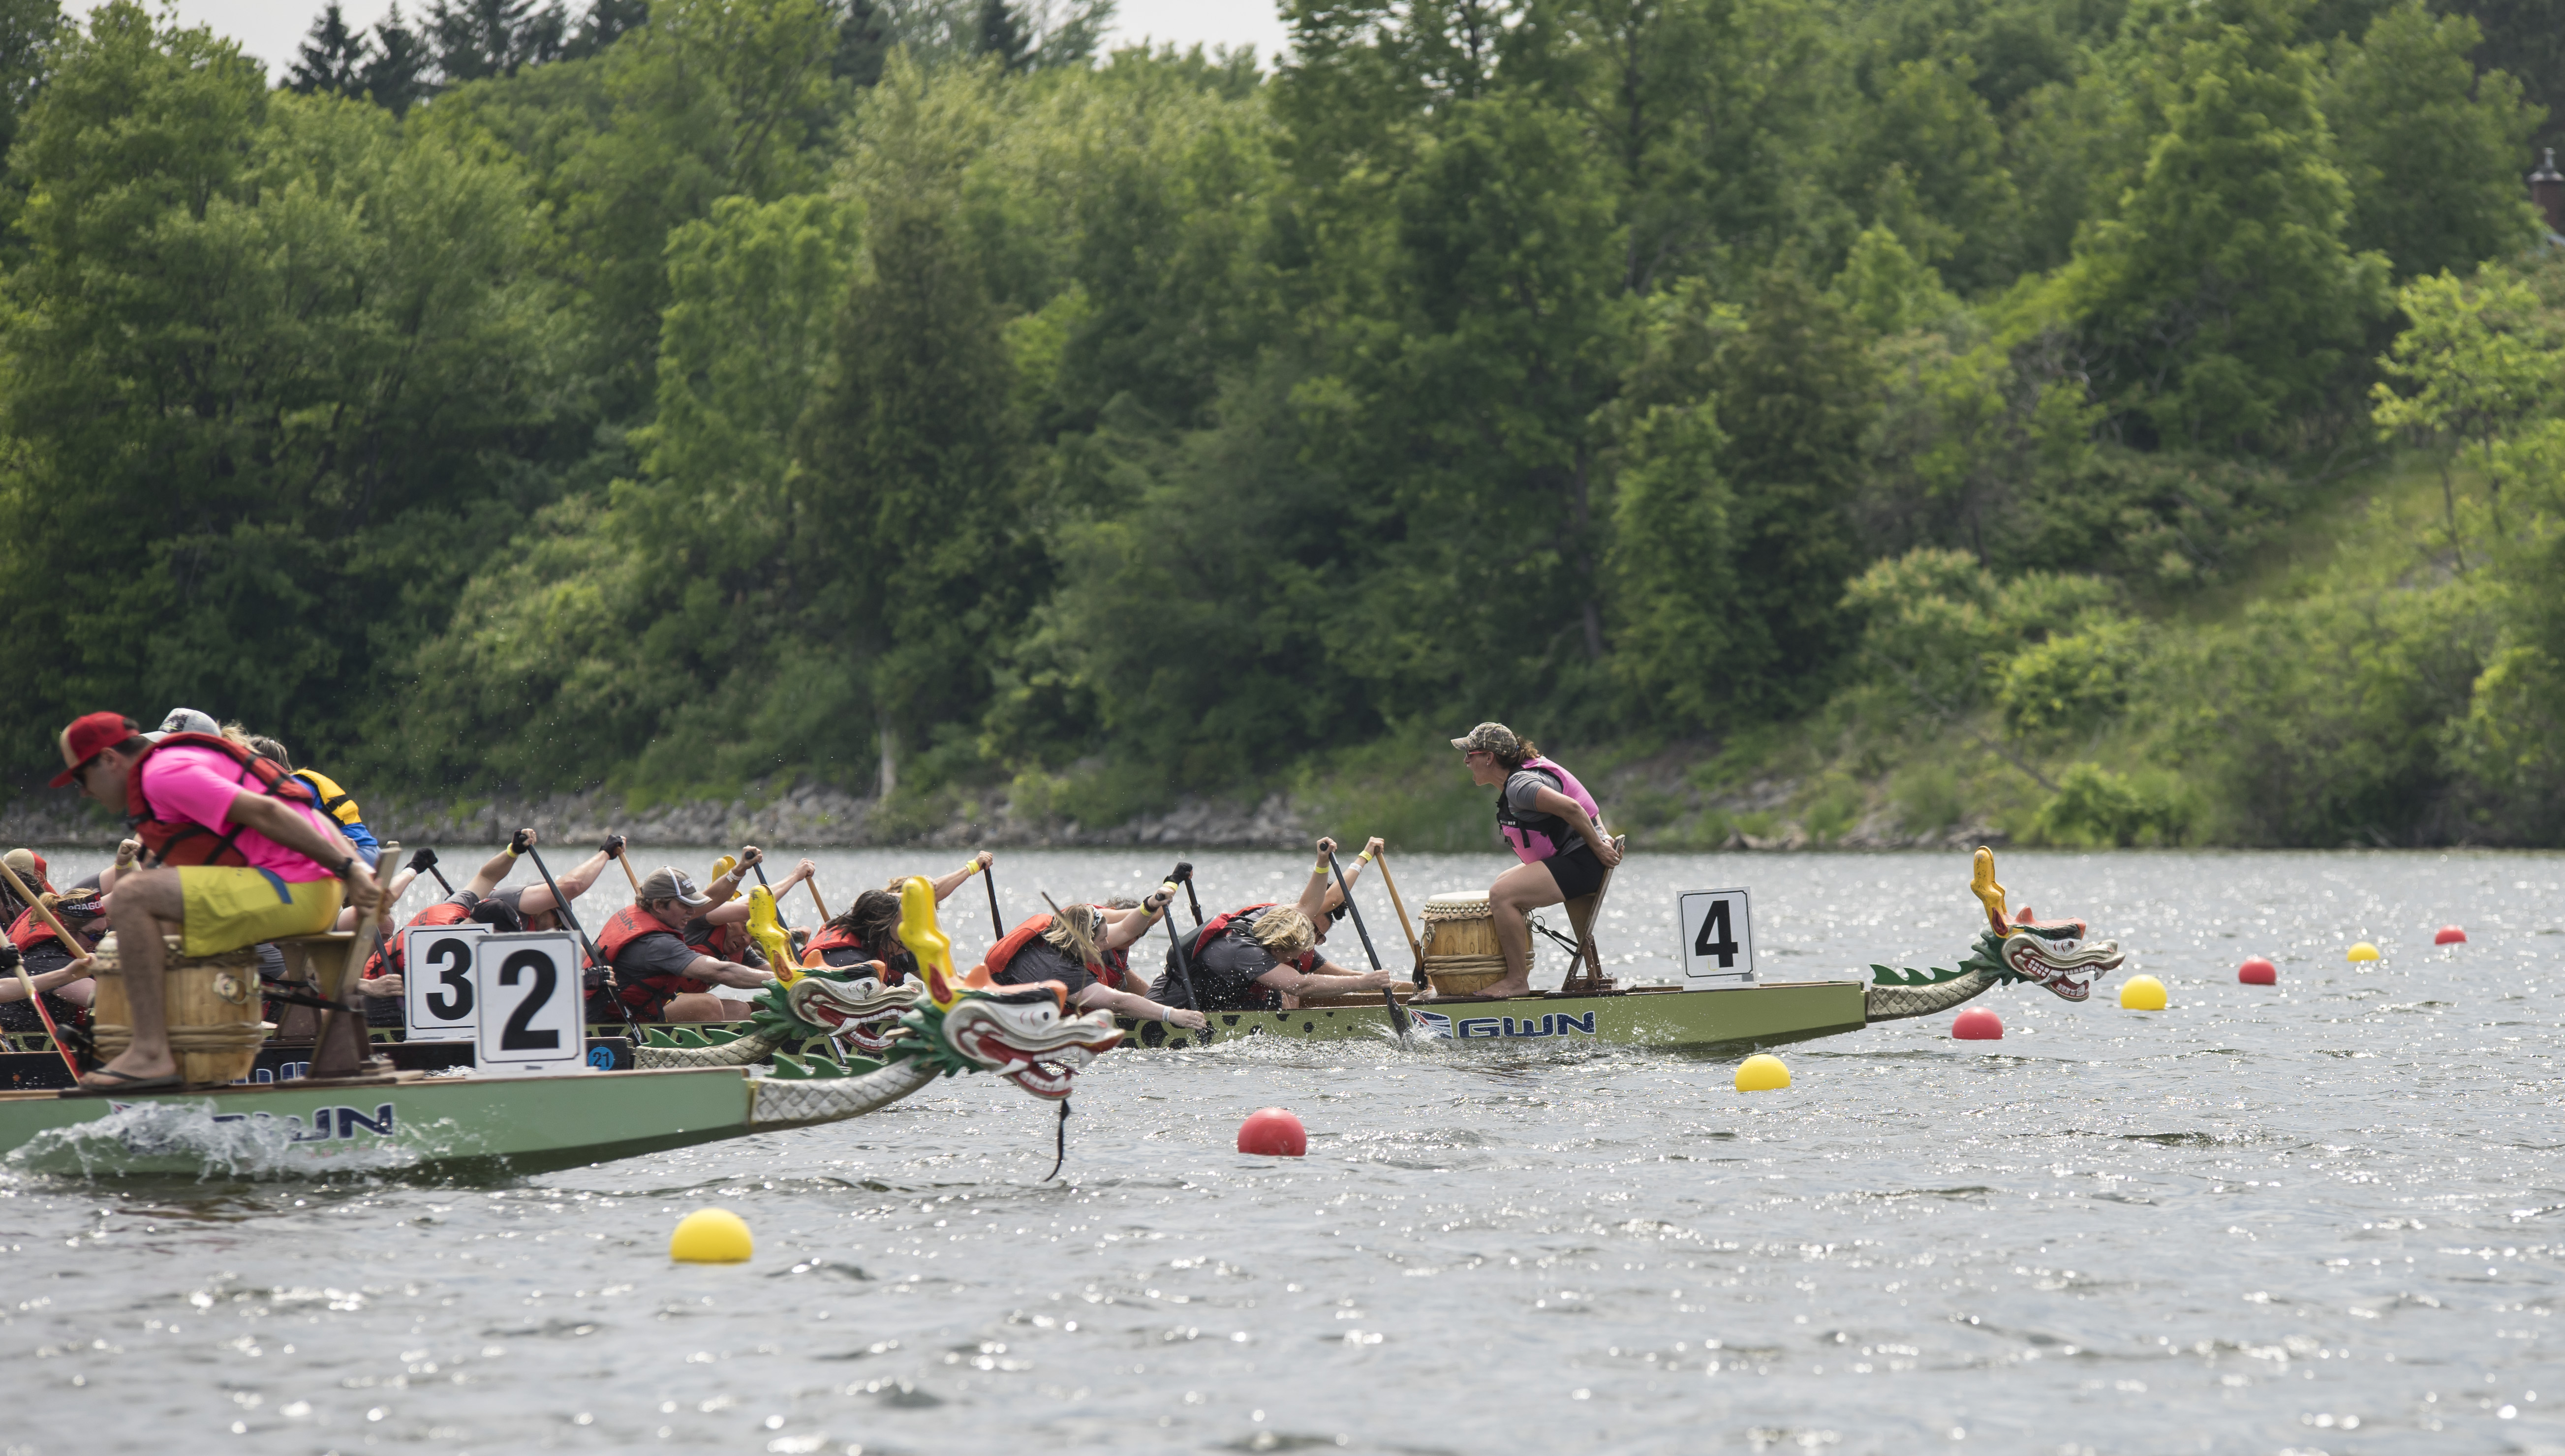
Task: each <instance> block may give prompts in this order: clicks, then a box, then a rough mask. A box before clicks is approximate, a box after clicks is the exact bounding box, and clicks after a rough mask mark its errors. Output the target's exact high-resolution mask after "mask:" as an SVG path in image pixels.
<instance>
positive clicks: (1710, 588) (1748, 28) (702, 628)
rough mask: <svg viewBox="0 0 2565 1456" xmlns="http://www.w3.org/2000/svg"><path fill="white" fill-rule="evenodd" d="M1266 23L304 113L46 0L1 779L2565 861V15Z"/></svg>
mask: <svg viewBox="0 0 2565 1456" xmlns="http://www.w3.org/2000/svg"><path fill="white" fill-rule="evenodd" d="M1283 11H1284V14H1285V16H1286V18H1287V19H1288V21H1289V23H1290V27H1291V34H1292V38H1293V39H1292V49H1291V51H1290V53H1289V54H1288V55H1287V56H1284V57H1280V58H1276V57H1264V58H1260V57H1255V56H1251V55H1246V54H1231V53H1214V54H1206V53H1204V52H1202V51H1199V50H1196V51H1190V52H1181V53H1180V52H1177V51H1173V50H1168V49H1159V50H1156V51H1150V50H1146V49H1126V50H1119V51H1113V52H1111V53H1109V54H1106V53H1103V52H1101V51H1100V50H1099V38H1100V37H1101V36H1102V35H1104V34H1105V32H1106V29H1107V25H1108V22H1109V19H1110V15H1111V8H1110V4H1109V0H1080V3H1056V0H1054V3H1049V4H1045V3H1036V0H646V3H645V0H593V3H591V4H590V5H588V6H587V7H586V8H584V9H576V10H574V9H566V8H565V7H564V6H563V5H562V4H560V3H558V0H556V3H553V4H550V5H538V4H537V3H536V0H429V3H428V4H427V5H425V6H424V7H414V8H413V9H411V10H410V11H408V12H407V13H406V14H404V12H402V11H400V10H398V9H396V10H394V11H393V12H392V14H391V15H390V16H389V17H388V18H387V19H386V20H385V21H383V22H382V23H381V24H379V25H377V26H374V27H370V28H356V27H351V26H350V25H349V24H348V23H347V22H346V21H345V19H344V17H343V16H342V15H341V14H340V13H339V12H338V11H337V10H336V9H335V8H332V9H328V10H325V11H323V12H322V13H321V14H319V15H318V16H316V17H315V20H314V24H313V28H312V34H311V38H310V40H309V41H308V42H307V43H306V45H305V47H304V51H303V54H302V56H301V57H300V59H299V60H298V62H297V63H296V64H295V65H294V66H293V68H292V69H291V71H290V72H289V73H288V74H286V75H284V76H282V77H280V78H278V79H277V80H276V81H275V83H274V84H271V81H270V79H269V78H268V77H267V76H266V74H265V72H264V70H263V68H262V67H261V66H260V65H259V64H258V63H256V62H255V61H253V60H250V59H247V58H244V57H243V56H242V55H241V54H240V53H239V51H238V50H237V48H236V47H234V46H233V45H232V44H231V43H229V42H227V41H224V40H222V39H220V38H218V37H216V36H214V35H212V34H210V33H209V32H207V31H204V30H201V29H196V30H191V29H185V28H181V27H178V26H176V25H175V23H174V22H173V21H171V20H170V19H169V18H167V17H166V16H165V15H162V14H159V13H156V12H154V11H153V10H151V9H148V8H146V7H144V6H142V5H140V4H137V3H134V0H114V3H110V4H107V5H105V6H103V7H101V8H99V9H98V10H97V11H96V12H95V13H94V14H92V15H90V16H88V17H87V18H85V19H83V20H79V21H69V20H66V19H65V18H64V17H62V16H61V15H60V14H59V13H58V12H57V11H56V9H55V8H54V7H53V5H52V4H51V3H49V0H0V141H5V143H6V147H7V150H6V166H5V176H0V620H6V621H7V622H8V623H9V624H10V628H11V632H12V636H13V639H14V640H15V642H16V644H17V646H18V648H19V652H20V655H21V658H22V667H21V671H20V672H19V674H18V675H17V680H16V684H15V689H16V691H14V692H13V693H12V694H10V695H8V697H7V698H6V699H5V700H0V732H5V738H4V739H0V741H5V742H6V744H7V745H8V746H7V751H6V762H7V764H8V767H9V772H10V774H11V776H12V780H13V782H14V783H15V784H17V785H19V786H21V787H25V786H28V785H31V784H33V783H35V782H38V781H40V775H42V774H44V773H46V772H49V771H50V770H51V768H52V766H53V765H52V762H51V758H52V753H51V735H52V733H53V731H54V729H55V728H58V727H59V725H60V724H61V723H63V722H65V721H67V720H68V719H69V718H70V717H71V716H72V715H74V714H76V713H79V712H83V711H88V710H91V709H95V708H99V707H103V706H112V707H116V708H118V709H121V710H122V711H125V712H128V713H131V714H133V715H134V716H136V717H138V718H144V719H147V720H156V719H157V718H158V716H159V715H160V714H161V713H162V712H164V711H165V710H166V709H167V708H169V707H170V706H172V705H176V704H185V705H188V706H193V707H197V708H201V709H204V710H206V711H209V712H213V713H215V714H217V715H220V716H222V717H225V718H229V719H239V720H242V721H244V722H247V723H250V724H252V725H254V726H256V727H258V728H262V729H263V730H266V731H270V732H273V733H276V734H278V735H279V736H282V737H284V738H286V739H287V740H288V741H289V742H290V743H292V744H294V745H295V746H296V747H297V748H298V750H299V751H300V752H301V754H302V755H303V756H305V757H307V758H312V759H319V760H322V761H325V762H326V763H328V764H329V765H330V768H331V771H332V772H333V773H334V775H336V776H338V777H339V778H341V779H342V780H344V781H348V782H350V784H351V785H352V784H365V785H373V786H377V789H378V790H380V791H388V790H391V789H398V790H401V791H405V792H443V793H475V792H479V793H488V792H497V791H508V790H534V791H543V790H549V789H556V788H559V789H571V788H579V787H583V786H586V785H591V784H597V783H600V782H601V783H603V784H606V785H607V786H609V787H610V788H614V789H617V790H620V791H623V792H625V793H628V794H630V795H633V796H634V797H636V798H639V799H666V798H669V797H674V796H682V795H688V794H697V793H731V792H736V791H738V790H739V788H740V787H741V786H742V785H744V784H750V783H754V782H761V781H764V782H776V781H790V780H793V779H796V778H810V779H816V780H820V781H824V782H827V783H831V784H836V785H839V786H842V787H846V788H849V789H852V790H854V791H856V792H859V793H874V792H878V793H880V794H882V795H883V796H884V797H885V798H886V799H887V800H889V801H892V802H895V803H896V802H923V801H924V800H925V799H926V798H927V797H930V796H932V795H935V794H937V793H940V792H949V791H951V790H953V789H954V788H955V787H956V786H970V785H994V786H1003V787H1004V788H1005V789H1006V790H1007V791H1009V792H1010V793H1011V794H1012V795H1013V799H1014V802H1015V803H1016V804H1017V805H1018V806H1019V808H1020V810H1023V811H1026V812H1041V811H1045V810H1049V811H1052V812H1058V813H1073V814H1077V815H1081V816H1083V817H1085V818H1087V819H1088V820H1089V821H1090V822H1094V821H1097V820H1101V819H1106V818H1109V817H1111V816H1113V815H1115V814H1128V813H1130V812H1133V811H1135V810H1137V809H1142V808H1147V807H1152V806H1155V805H1157V804H1161V803H1164V802H1165V801H1166V800H1167V799H1168V798H1169V797H1170V796H1172V795H1175V794H1178V793H1185V792H1200V793H1227V794H1255V793H1261V792H1263V791H1265V790H1267V789H1269V788H1271V787H1273V786H1275V785H1278V784H1283V783H1287V782H1290V781H1292V780H1293V778H1294V776H1295V775H1297V776H1302V777H1305V776H1306V775H1308V774H1310V773H1313V772H1323V771H1330V766H1331V765H1333V766H1334V767H1337V768H1342V769H1344V771H1347V772H1353V771H1356V770H1357V769H1363V766H1364V765H1369V767H1368V769H1366V770H1364V771H1374V772H1391V771H1394V770H1396V768H1397V765H1398V764H1399V763H1400V762H1402V761H1404V760H1401V759H1399V758H1398V757H1397V755H1396V753H1395V752H1391V751H1390V750H1388V749H1385V748H1381V747H1380V746H1379V745H1383V744H1395V743H1406V742H1433V743H1439V742H1440V740H1441V738H1443V737H1445V736H1448V735H1449V734H1450V733H1452V732H1456V731H1459V730H1461V728H1465V727H1466V726H1467V725H1469V724H1470V723H1472V722H1475V721H1478V720H1480V719H1486V718H1497V719H1503V720H1506V721H1508V722H1511V723H1514V724H1515V725H1516V726H1517V727H1518V728H1523V729H1525V730H1526V731H1530V732H1533V733H1535V734H1536V735H1537V736H1539V737H1540V738H1542V739H1544V740H1546V741H1550V742H1553V743H1556V742H1562V741H1564V742H1569V743H1586V744H1597V745H1606V744H1608V745H1617V746H1616V747H1615V748H1614V749H1613V751H1615V752H1619V753H1623V754H1625V755H1626V754H1637V753H1644V752H1648V751H1653V750H1655V749H1658V748H1660V747H1663V746H1664V745H1669V744H1673V745H1686V744H1689V745H1694V747H1695V748H1697V749H1698V752H1699V753H1700V754H1701V755H1704V756H1705V757H1706V759H1709V760H1712V761H1720V762H1725V763H1726V764H1727V765H1728V766H1727V767H1726V768H1723V769H1719V770H1717V772H1733V771H1741V770H1740V765H1745V767H1748V768H1750V767H1752V766H1753V764H1752V763H1750V762H1749V760H1753V761H1754V762H1766V761H1776V755H1778V756H1787V755H1789V754H1798V755H1800V756H1801V758H1802V759H1804V760H1805V761H1804V762H1802V763H1801V764H1800V765H1799V766H1800V769H1803V770H1805V775H1806V776H1807V777H1808V781H1809V782H1811V783H1814V782H1817V781H1819V780H1821V779H1824V778H1825V777H1826V776H1827V775H1829V774H1832V775H1835V776H1838V777H1840V776H1843V775H1847V774H1851V775H1855V776H1859V775H1861V774H1868V775H1869V776H1870V778H1872V779H1875V780H1878V781H1880V782H1891V781H1893V782H1894V783H1895V784H1899V785H1904V786H1903V787H1901V788H1899V789H1898V792H1899V793H1900V794H1903V795H1904V796H1905V797H1904V798H1902V799H1900V802H1907V801H1909V800H1911V801H1912V802H1913V803H1914V804H1916V805H1917V806H1918V807H1916V808H1915V810H1914V812H1915V813H1916V814H1918V815H1922V816H1925V817H1931V816H1933V815H1935V814H1941V815H1943V816H1945V817H1948V815H1949V814H1950V813H1951V812H1952V811H1951V810H1950V809H1949V807H1948V805H1947V803H1942V804H1941V805H1940V806H1939V807H1936V804H1937V802H1938V801H1937V800H1936V799H1935V795H1936V794H1937V793H1938V794H1939V795H1940V797H1941V800H1947V799H1948V798H1949V797H1950V790H1949V787H1948V785H1947V784H1944V785H1943V786H1942V787H1941V788H1939V789H1937V788H1935V787H1934V783H1935V782H1938V780H1930V775H1929V773H1927V772H1926V767H1927V763H1926V760H1927V759H1932V760H1934V761H1940V760H1941V759H1942V758H1945V757H1947V756H1948V754H1949V753H1950V752H1951V751H1954V749H1953V745H1959V746H1960V747H1961V748H1965V750H1966V751H1967V752H1969V753H1971V754H1976V755H1979V756H1980V757H1981V758H1982V760H1983V761H1984V762H1985V763H1987V764H1988V765H1991V767H1990V770H1989V771H1991V772H1994V773H1997V774H2000V775H2003V776H2005V777H2006V778H2007V780H2008V781H2010V782H2012V783H2014V784H2015V786H2016V788H2017V789H2018V790H2019V791H2020V793H2021V794H2023V795H2026V797H2023V798H2022V800H2021V803H2022V809H2021V818H2020V821H2019V824H2018V826H2017V828H2018V829H2019V830H2020V831H2021V832H2024V833H2027V834H2030V835H2031V836H2032V837H2046V838H2048V839H2051V840H2055V841H2061V842H2094V843H2154V842H2185V841H2188V842H2232V843H2274V844H2321V845H2332V844H2337V843H2342V842H2345V841H2352V842H2360V843H2394V844H2404V843H2446V842H2459V841H2475V842H2511V843H2540V844H2557V843H2565V731H2560V728H2565V559H2560V553H2565V534H2560V530H2565V263H2560V262H2559V259H2558V256H2557V255H2558V253H2559V251H2560V250H2559V248H2558V246H2557V244H2556V242H2555V240H2551V239H2550V238H2549V237H2548V236H2547V231H2546V229H2545V227H2544V226H2543V224H2542V220H2541V218H2540V216H2539V214H2538V213H2537V211H2536V210H2535V209H2534V208H2533V207H2532V205H2531V203H2530V200H2529V198H2530V194H2529V190H2528V187H2527V185H2526V182H2525V178H2526V177H2527V175H2528V173H2529V172H2530V170H2531V169H2532V168H2533V167H2534V166H2536V165H2537V163H2538V150H2537V149H2538V148H2539V147H2541V146H2546V145H2555V144H2557V143H2558V140H2559V137H2558V132H2559V130H2560V126H2559V120H2560V117H2559V115H2558V113H2559V112H2560V111H2565V4H2559V3H2553V0H2483V3H2475V4H2470V3H2467V0H2441V3H2427V0H2315V3H2306V0H1815V3H1811V0H1405V3H1381V0H1286V3H1285V4H1284V5H1283ZM2382 470H2402V471H2404V472H2406V473H2407V474H2408V475H2411V476H2412V477H2413V478H2414V479H2416V480H2423V481H2427V482H2428V491H2429V497H2428V500H2429V505H2430V509H2429V511H2428V512H2425V513H2424V514H2422V515H2420V516H2416V517H2413V518H2412V519H2411V520H2405V519H2402V518H2399V519H2396V520H2390V519H2389V518H2388V517H2387V516H2383V515H2382V516H2380V517H2378V518H2377V520H2376V521H2374V522H2373V526H2374V528H2373V529H2372V530H2371V531H2370V534H2369V536H2368V537H2367V538H2366V539H2367V540H2368V541H2370V542H2371V543H2372V544H2375V543H2376V542H2378V541H2381V540H2383V541H2385V542H2386V545H2385V546H2384V547H2383V548H2382V549H2383V550H2384V552H2385V554H2384V555H2380V554H2379V553H2378V552H2377V551H2371V553H2370V558H2369V567H2370V568H2371V569H2366V570H2365V571H2364V572H2363V573H2360V574H2358V575H2357V576H2352V575H2333V576H2328V575H2327V574H2326V573H2323V572H2319V573H2317V574H2316V576H2315V577H2314V578H2313V579H2305V578H2303V577H2302V578H2298V579H2294V580H2293V581H2292V582H2291V583H2290V584H2288V585H2287V587H2286V589H2268V590H2266V589H2263V587H2264V586H2267V585H2268V584H2269V583H2268V582H2267V581H2265V579H2264V578H2261V577H2257V576H2255V575H2254V574H2253V570H2254V563H2255V562H2257V561H2260V560H2264V559H2267V558H2268V556H2269V553H2271V552H2272V551H2274V550H2276V549H2280V548H2281V547H2284V546H2285V545H2287V543H2288V542H2289V541H2290V540H2291V539H2292V537H2293V536H2297V537H2300V538H2305V533H2306V532H2307V531H2309V530H2311V529H2312V527H2311V526H2310V524H2309V522H2310V521H2311V520H2316V519H2317V518H2316V516H2315V515H2313V514H2312V513H2315V512H2317V511H2318V510H2319V508H2322V507H2324V506H2326V504H2327V503H2329V502H2335V501H2337V500H2338V497H2339V492H2340V490H2341V489H2342V488H2343V487H2342V483H2343V482H2345V481H2346V480H2351V479H2354V478H2355V477H2358V476H2359V474H2360V473H2361V472H2364V471H2366V472H2373V473H2375V472H2378V471H2382ZM2381 509H2382V510H2384V508H2381ZM2391 557H2392V559H2389V558H2391ZM2381 562H2384V563H2385V564H2383V565H2382V564H2380V563H2381ZM2255 583H2261V584H2260V585H2256V584H2255ZM2238 592H2242V593H2244V595H2245V596H2248V597H2249V598H2250V599H2249V600H2241V599H2239V600H2234V601H2228V600H2227V598H2229V597H2234V596H2235V595H2236V593H2238ZM2220 593H2224V594H2225V595H2224V596H2221V595H2220ZM2221 603H2222V604H2221ZM1383 753H1388V754H1389V756H1387V757H1383V756H1382V754H1383ZM1811 754H1814V755H1816V756H1814V757H1809V756H1808V755H1811ZM1366 755H1369V756H1366ZM1384 765H1386V767H1384ZM1794 771H1797V770H1794ZM1935 771H1941V770H1935ZM1899 775H1906V776H1905V777H1900V776H1899ZM1918 775H1922V776H1918ZM1703 781H1704V782H1708V780H1703ZM1918 785H1921V786H1920V787H1918ZM1679 812H1681V813H1691V812H1693V810H1692V809H1691V808H1689V807H1685V806H1671V807H1667V808H1664V809H1662V810H1661V811H1659V817H1661V818H1667V819H1671V818H1672V817H1673V816H1675V815H1677V814H1678V813H1679ZM1704 812H1707V811H1704ZM1847 812H1849V811H1847ZM1687 822H1690V821H1687ZM1708 823H1709V821H1708V820H1704V821H1702V824H1701V825H1696V826H1695V831H1687V832H1696V831H1697V832H1700V833H1704V834H1708V833H1710V830H1709V829H1708V828H1704V827H1702V826H1703V825H1707V824H1708ZM1712 837H1714V838H1715V837H1716V836H1715V835H1713V836H1712Z"/></svg>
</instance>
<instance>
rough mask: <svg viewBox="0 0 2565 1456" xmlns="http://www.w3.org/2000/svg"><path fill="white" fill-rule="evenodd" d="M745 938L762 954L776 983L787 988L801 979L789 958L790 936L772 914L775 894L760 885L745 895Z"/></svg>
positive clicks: (780, 920)
mask: <svg viewBox="0 0 2565 1456" xmlns="http://www.w3.org/2000/svg"><path fill="white" fill-rule="evenodd" d="M748 937H749V938H750V939H752V940H754V941H756V942H757V948H758V949H760V950H763V951H765V952H766V966H767V969H769V970H772V971H774V972H775V978H776V979H777V980H780V981H782V982H784V983H785V984H786V985H788V986H789V985H791V984H793V983H794V982H795V981H797V980H800V979H801V978H802V968H801V966H800V965H798V964H797V963H796V962H795V961H794V959H793V936H792V933H790V932H788V931H786V930H785V929H784V918H783V917H782V916H779V915H777V914H776V913H775V892H774V891H772V890H769V889H767V888H766V887H765V886H763V885H760V886H757V887H756V888H754V889H752V890H750V891H749V892H748Z"/></svg>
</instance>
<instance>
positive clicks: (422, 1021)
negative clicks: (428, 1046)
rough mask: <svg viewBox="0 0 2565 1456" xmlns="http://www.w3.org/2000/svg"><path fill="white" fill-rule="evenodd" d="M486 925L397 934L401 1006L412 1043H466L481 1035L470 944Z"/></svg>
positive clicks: (416, 929)
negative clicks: (398, 939)
mask: <svg viewBox="0 0 2565 1456" xmlns="http://www.w3.org/2000/svg"><path fill="white" fill-rule="evenodd" d="M488 934H490V928H489V927H488V926H412V927H410V928H409V929H408V930H405V931H403V932H401V933H400V936H401V952H400V959H401V1003H402V1005H403V1006H404V1007H405V1008H406V1009H407V1010H408V1012H409V1039H410V1040H411V1041H470V1040H472V1039H473V1038H474V1037H476V1036H478V1035H479V1034H480V1025H481V1010H480V1008H481V997H480V995H479V994H478V993H477V992H475V991H474V990H473V987H472V946H473V944H474V942H476V941H478V940H479V939H480V938H481V937H482V936H486V935H488Z"/></svg>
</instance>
